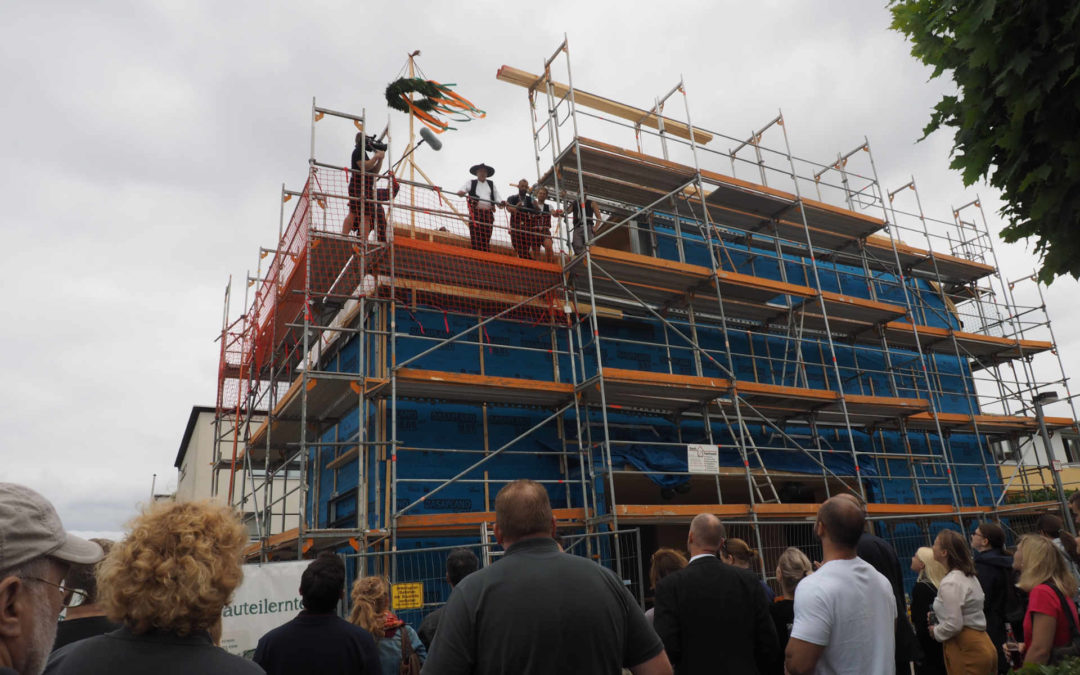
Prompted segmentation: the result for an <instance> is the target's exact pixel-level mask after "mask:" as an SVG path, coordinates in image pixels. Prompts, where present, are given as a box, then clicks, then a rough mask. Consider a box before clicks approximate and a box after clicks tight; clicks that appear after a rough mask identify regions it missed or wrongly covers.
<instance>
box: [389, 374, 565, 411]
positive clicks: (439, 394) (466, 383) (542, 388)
mask: <svg viewBox="0 0 1080 675" xmlns="http://www.w3.org/2000/svg"><path fill="white" fill-rule="evenodd" d="M396 381H397V393H398V396H402V397H405V398H417V399H438V400H446V401H461V402H475V403H505V404H508V405H529V406H540V407H548V408H553V407H557V406H559V405H561V404H563V403H566V402H568V401H569V400H570V399H571V397H572V396H573V394H574V386H573V385H572V384H564V383H561V382H548V381H543V380H526V379H522V378H516V377H494V376H491V375H474V374H472V373H448V372H443V371H437V370H420V369H413V368H401V369H399V370H398V371H397V374H396ZM389 389H390V387H389V384H387V385H384V386H383V387H382V388H381V389H380V390H379V393H381V394H382V395H389V393H390V391H389Z"/></svg>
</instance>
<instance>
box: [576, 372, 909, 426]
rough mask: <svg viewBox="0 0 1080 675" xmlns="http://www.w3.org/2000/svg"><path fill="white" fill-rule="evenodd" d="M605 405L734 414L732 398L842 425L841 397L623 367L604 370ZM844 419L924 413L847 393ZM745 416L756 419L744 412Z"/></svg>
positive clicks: (592, 387)
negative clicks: (707, 409) (713, 408)
mask: <svg viewBox="0 0 1080 675" xmlns="http://www.w3.org/2000/svg"><path fill="white" fill-rule="evenodd" d="M602 378H603V382H604V400H605V402H606V403H607V405H608V406H611V407H616V408H618V407H626V408H641V409H646V410H660V411H665V412H674V411H678V410H688V409H692V408H694V407H696V406H701V405H705V404H706V403H708V404H710V405H713V406H719V407H722V408H724V409H725V410H733V409H734V408H733V406H734V396H736V395H737V396H738V397H739V398H740V400H741V401H743V402H745V403H748V404H750V405H751V406H753V408H754V409H756V410H758V411H759V412H760V413H761V415H762V416H763V417H765V418H768V419H783V418H788V417H792V416H800V415H802V416H807V415H809V414H811V413H813V414H814V415H815V416H816V417H817V418H818V419H820V420H821V421H822V422H825V423H839V422H842V421H843V419H844V417H843V407H842V402H841V398H840V394H839V393H838V392H835V391H831V390H827V389H805V388H802V387H788V386H781V385H772V384H764V383H761V382H750V381H741V380H740V381H737V382H735V383H734V384H733V383H732V382H731V381H730V380H727V379H724V378H715V377H697V376H693V375H673V374H669V373H654V372H649V371H637V370H628V369H623V368H604V369H603V371H602ZM579 390H580V391H581V393H582V395H583V396H584V398H585V399H586V400H587V401H590V402H592V403H599V401H600V378H599V377H597V378H593V379H590V380H588V381H586V382H585V383H583V384H582V385H581V387H580V388H579ZM844 399H845V400H844V402H846V404H847V411H848V418H849V419H850V420H851V422H852V423H853V424H855V425H859V426H862V425H865V424H874V423H877V422H879V421H882V420H889V419H895V418H897V417H905V416H908V415H912V414H915V413H919V412H924V411H926V410H927V409H928V408H929V403H928V402H927V401H925V400H923V399H915V398H895V397H886V396H863V395H857V394H847V395H846V396H845V397H844ZM747 413H748V414H749V415H750V416H751V417H756V415H754V414H753V413H752V412H751V411H750V410H749V409H747Z"/></svg>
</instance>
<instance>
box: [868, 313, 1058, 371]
mask: <svg viewBox="0 0 1080 675" xmlns="http://www.w3.org/2000/svg"><path fill="white" fill-rule="evenodd" d="M885 334H886V337H887V338H888V340H889V343H890V344H892V345H894V346H898V347H906V348H908V349H915V344H916V342H915V340H916V336H917V338H918V341H919V344H920V345H921V346H922V349H923V350H924V351H933V352H937V353H941V354H953V353H955V348H954V346H953V338H954V337H955V338H956V343H957V345H958V346H959V348H960V350H961V354H962V355H963V354H967V355H969V356H971V357H972V358H974V359H976V361H978V362H979V363H980V364H981V365H985V364H988V363H994V362H1002V361H1008V360H1011V359H1018V358H1022V357H1024V356H1028V355H1033V354H1038V353H1040V352H1045V351H1049V350H1051V349H1053V348H1054V344H1053V343H1052V342H1048V341H1045V340H1018V339H1016V338H1005V337H998V336H995V335H981V334H979V333H967V332H964V331H959V330H953V329H950V328H942V327H939V326H922V325H918V326H912V325H911V324H909V323H905V322H902V321H891V322H889V323H888V324H886V325H885Z"/></svg>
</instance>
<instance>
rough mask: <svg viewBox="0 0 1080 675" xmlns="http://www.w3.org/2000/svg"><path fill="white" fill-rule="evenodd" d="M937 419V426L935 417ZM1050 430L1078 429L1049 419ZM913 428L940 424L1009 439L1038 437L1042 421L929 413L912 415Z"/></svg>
mask: <svg viewBox="0 0 1080 675" xmlns="http://www.w3.org/2000/svg"><path fill="white" fill-rule="evenodd" d="M935 417H936V418H937V424H935V420H934V418H935ZM1044 419H1045V421H1046V427H1047V429H1048V430H1056V429H1067V428H1070V427H1075V426H1076V422H1075V421H1073V420H1071V419H1069V418H1068V417H1046V418H1044ZM907 424H908V428H909V429H919V430H922V431H934V430H935V429H936V427H937V425H940V426H941V429H942V431H949V432H957V433H974V432H975V429H976V427H977V428H978V430H979V433H981V434H985V435H988V436H1009V435H1014V434H1021V435H1023V434H1035V433H1038V431H1039V425H1038V421H1037V420H1036V419H1035V418H1034V417H1025V416H1020V415H975V416H974V417H972V416H971V415H964V414H961V413H937V414H936V415H935V414H934V413H930V412H925V413H919V414H917V415H912V416H911V417H909V418H908V419H907Z"/></svg>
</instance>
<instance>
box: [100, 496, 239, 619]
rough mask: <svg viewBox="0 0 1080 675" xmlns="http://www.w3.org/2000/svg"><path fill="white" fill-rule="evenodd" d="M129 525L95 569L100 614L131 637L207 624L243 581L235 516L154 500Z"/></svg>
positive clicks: (213, 507) (221, 509)
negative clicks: (101, 611) (121, 539)
mask: <svg viewBox="0 0 1080 675" xmlns="http://www.w3.org/2000/svg"><path fill="white" fill-rule="evenodd" d="M129 527H130V528H131V532H130V534H128V536H127V537H126V538H125V539H124V540H123V541H121V542H119V543H117V544H116V545H115V546H113V549H112V551H110V552H109V555H108V557H107V558H105V560H103V561H102V562H101V564H100V566H99V568H98V601H99V602H100V604H101V605H102V607H103V608H104V609H105V613H106V615H107V616H108V617H109V618H110V619H111V620H113V621H117V622H120V623H123V624H124V625H125V626H127V627H128V628H129V629H131V631H132V632H133V633H145V632H147V631H149V630H154V629H156V630H162V631H167V632H172V633H176V634H178V635H188V634H190V633H193V632H197V631H203V630H208V629H209V628H210V627H211V626H213V625H214V623H215V622H216V621H217V620H218V619H219V618H220V617H221V610H222V608H223V607H224V606H225V605H226V604H228V602H229V600H230V599H231V597H232V593H233V591H234V590H235V589H236V587H237V586H239V585H240V581H241V580H242V579H243V570H242V567H241V562H242V561H241V554H242V551H243V548H244V545H245V544H246V543H247V534H246V533H245V531H244V527H243V525H241V524H240V520H239V518H237V516H236V513H235V512H234V511H233V510H232V509H230V508H228V507H226V506H222V505H220V504H217V503H214V502H211V501H201V502H158V503H155V504H151V505H150V506H148V507H146V508H145V509H144V510H143V512H142V513H141V514H140V515H139V516H137V517H136V518H135V519H134V520H132V521H131V523H130V524H129Z"/></svg>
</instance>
